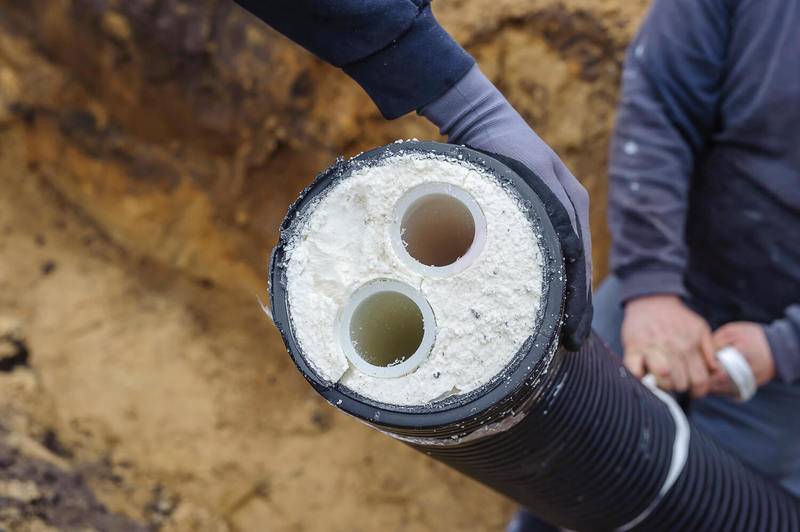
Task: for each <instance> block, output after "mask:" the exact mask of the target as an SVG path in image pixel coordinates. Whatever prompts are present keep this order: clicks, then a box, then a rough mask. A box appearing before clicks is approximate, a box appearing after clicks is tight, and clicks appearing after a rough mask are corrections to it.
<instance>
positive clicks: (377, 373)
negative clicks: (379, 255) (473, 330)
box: [339, 279, 436, 378]
mask: <svg viewBox="0 0 800 532" xmlns="http://www.w3.org/2000/svg"><path fill="white" fill-rule="evenodd" d="M342 314H343V316H342V320H341V323H340V326H339V338H340V343H341V346H342V350H343V351H344V353H345V356H347V358H348V360H349V361H350V362H351V363H352V364H353V365H354V366H356V367H357V368H358V369H360V370H361V371H362V372H364V373H366V374H367V375H371V376H373V377H380V378H396V377H402V376H403V375H406V374H408V373H411V372H412V371H414V370H415V369H416V368H417V367H418V366H419V365H420V364H421V363H422V362H423V361H424V360H425V359H426V358H427V357H428V355H429V354H430V351H431V348H432V346H433V342H434V339H435V337H436V320H435V319H434V315H433V310H432V309H431V306H430V304H428V301H427V300H426V299H425V296H423V295H422V294H421V293H420V292H419V291H418V290H416V289H414V288H413V287H411V286H409V285H407V284H405V283H401V282H399V281H393V280H387V279H380V280H377V281H373V282H371V283H368V284H366V285H364V286H362V287H361V288H359V289H358V290H356V292H355V293H354V294H353V295H352V297H351V298H350V300H349V301H348V303H347V305H346V306H345V308H344V310H343V313H342Z"/></svg>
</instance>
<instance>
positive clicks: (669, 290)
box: [608, 0, 731, 301]
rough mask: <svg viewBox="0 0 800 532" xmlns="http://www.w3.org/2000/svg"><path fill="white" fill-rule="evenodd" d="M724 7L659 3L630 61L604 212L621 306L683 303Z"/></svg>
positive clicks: (678, 0) (723, 35) (695, 1)
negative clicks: (640, 301) (696, 177)
mask: <svg viewBox="0 0 800 532" xmlns="http://www.w3.org/2000/svg"><path fill="white" fill-rule="evenodd" d="M729 2H730V0H655V2H654V4H653V6H652V8H651V10H650V12H649V13H648V16H647V18H646V20H645V22H644V24H643V25H642V27H641V29H640V30H639V33H638V35H637V36H636V38H635V39H634V41H633V42H632V44H631V45H630V47H629V49H628V52H627V54H626V59H625V64H624V69H623V74H622V78H623V82H622V93H621V101H620V104H619V109H618V114H617V123H616V127H615V131H614V135H613V138H612V144H611V164H610V171H609V173H610V189H609V208H608V223H609V228H610V230H611V235H612V248H611V268H612V270H613V271H614V273H615V274H616V275H617V277H618V278H619V279H620V282H621V287H622V296H623V301H627V300H630V299H632V298H635V297H640V296H645V295H653V294H678V295H682V296H683V295H685V288H684V285H683V272H684V268H685V266H686V260H687V251H686V243H685V239H684V228H685V222H686V212H687V208H688V194H689V187H690V180H691V177H692V173H693V168H694V164H695V160H696V158H697V157H698V155H699V154H701V153H702V151H703V150H704V148H705V145H706V142H707V139H708V137H709V135H710V134H711V132H712V130H713V127H714V122H715V118H716V115H717V107H718V100H719V87H720V84H721V80H722V77H723V75H724V72H723V70H724V58H725V52H726V46H727V41H728V34H729V25H730V13H729V10H730V9H731V8H730V6H729Z"/></svg>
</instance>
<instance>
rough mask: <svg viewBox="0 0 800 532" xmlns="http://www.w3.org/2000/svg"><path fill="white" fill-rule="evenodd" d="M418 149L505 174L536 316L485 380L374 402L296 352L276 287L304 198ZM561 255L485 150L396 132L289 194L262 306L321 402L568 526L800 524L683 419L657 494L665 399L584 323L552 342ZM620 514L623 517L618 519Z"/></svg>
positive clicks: (536, 206) (670, 429) (769, 487)
mask: <svg viewBox="0 0 800 532" xmlns="http://www.w3.org/2000/svg"><path fill="white" fill-rule="evenodd" d="M408 153H419V154H422V155H425V156H433V157H445V158H451V159H454V160H457V161H460V162H466V163H469V164H472V165H475V166H476V167H478V168H479V169H482V170H483V171H485V172H488V173H490V174H491V175H493V176H495V177H496V178H497V179H498V180H499V181H500V182H502V183H504V184H507V185H509V186H511V187H512V188H513V189H514V190H515V191H516V193H517V194H518V195H519V196H520V198H522V200H523V202H524V204H525V205H526V207H527V208H528V214H529V216H530V219H531V220H532V221H533V223H534V224H535V226H536V227H537V230H538V231H539V232H540V234H541V239H540V240H541V246H542V255H543V257H545V259H546V263H547V264H546V282H545V297H544V298H543V301H544V302H545V305H543V309H542V311H541V313H540V316H539V323H538V327H537V329H536V330H535V331H534V332H533V333H532V336H531V338H529V339H528V341H527V342H526V343H525V344H524V345H523V348H522V349H520V351H519V352H518V353H517V355H516V357H515V358H514V359H513V360H512V361H511V362H510V363H509V365H508V366H507V367H506V369H505V370H504V371H503V372H501V373H500V375H498V377H497V378H495V379H493V380H492V381H491V382H489V383H487V384H486V385H484V386H482V387H480V388H478V389H477V390H474V391H472V392H470V393H468V394H464V395H462V396H456V397H450V398H447V399H444V400H442V401H438V402H435V403H433V404H431V405H426V406H419V407H417V406H415V407H402V406H394V405H385V404H381V403H377V402H375V401H372V400H370V399H368V398H365V397H362V396H359V395H358V394H356V393H355V392H353V391H352V390H349V389H347V388H346V387H345V386H343V385H341V384H338V383H334V384H332V383H328V382H325V381H324V380H323V379H321V378H320V377H319V376H318V375H317V374H316V373H315V372H314V370H313V368H312V367H310V365H309V364H308V363H307V362H306V361H305V358H304V356H303V353H302V350H301V349H300V347H299V345H298V343H297V340H296V338H295V336H294V332H293V330H292V324H291V320H290V316H289V310H288V303H287V299H286V296H287V294H286V281H285V268H286V246H287V244H288V243H289V241H290V239H291V237H292V234H293V231H294V230H295V227H296V224H299V222H300V221H301V220H302V219H303V216H304V214H305V212H306V210H307V209H308V208H309V207H310V206H313V204H314V201H315V199H316V198H318V197H320V195H321V194H323V193H324V192H325V191H326V190H327V189H328V188H329V187H331V186H333V185H334V184H335V183H336V182H337V181H338V180H340V179H343V178H346V177H347V176H349V175H350V174H351V173H352V172H353V171H354V170H355V169H357V168H360V167H362V166H363V165H372V164H376V163H378V162H380V161H381V160H383V159H385V158H389V157H394V156H397V155H404V154H408ZM564 286H565V285H564V282H563V260H562V258H561V253H560V248H559V246H558V240H557V238H556V235H555V231H554V230H553V227H552V225H551V224H550V221H549V220H548V218H547V215H546V211H545V209H544V206H543V205H542V203H541V201H540V200H539V198H538V197H537V196H536V195H535V194H534V193H533V191H532V189H531V188H530V187H529V186H528V185H527V184H526V183H525V181H524V180H523V179H522V178H521V177H520V176H518V175H517V174H516V173H514V172H513V171H511V170H510V169H509V168H508V167H506V166H505V165H503V164H502V163H500V162H499V161H497V160H495V159H493V158H491V157H488V156H487V155H485V154H482V153H480V152H476V151H474V150H470V149H469V148H465V147H463V146H454V145H449V144H440V143H435V142H417V141H407V142H398V143H394V144H390V145H388V146H384V147H381V148H377V149H375V150H372V151H369V152H366V153H364V154H361V155H359V156H357V157H354V158H353V159H350V160H343V159H340V160H338V161H337V162H336V163H335V164H334V165H333V166H331V167H330V168H328V169H327V170H326V171H325V172H323V173H322V174H320V175H319V176H318V177H317V178H316V180H315V181H314V182H313V183H312V184H311V185H310V186H309V187H308V188H306V190H305V191H303V193H302V194H301V196H300V198H299V199H298V200H297V201H296V202H295V203H294V204H293V205H292V207H291V208H290V210H289V214H288V215H287V216H286V219H285V220H284V223H283V225H282V226H281V234H280V239H279V242H278V245H277V246H276V248H275V250H274V251H273V255H272V258H271V261H270V267H269V291H270V301H271V305H272V312H273V319H274V321H275V323H276V325H277V326H278V328H279V330H280V332H281V335H282V337H283V340H284V342H285V343H286V346H287V349H288V350H289V353H290V355H291V357H292V359H293V361H294V363H295V364H296V365H297V367H298V369H299V370H300V372H301V373H302V374H303V376H304V377H305V378H306V380H308V381H309V383H310V384H311V385H312V386H313V387H314V388H315V389H316V390H317V391H318V392H319V393H320V394H321V395H322V396H323V397H324V398H325V399H326V400H328V401H329V402H330V403H331V404H332V405H334V406H335V407H336V408H340V409H342V410H344V411H345V412H347V413H349V414H351V415H353V416H355V417H357V418H359V419H361V420H363V421H365V422H367V423H368V424H370V425H372V426H373V427H375V428H377V429H379V430H381V431H383V432H385V433H387V434H388V435H390V436H393V437H395V438H398V439H400V440H401V441H403V442H405V443H407V444H408V445H410V446H412V447H414V448H415V449H417V450H419V451H421V452H423V453H425V454H427V455H428V456H431V457H432V458H435V459H436V460H439V461H441V462H443V463H446V464H448V465H449V466H451V467H453V468H454V469H456V470H459V471H461V472H462V473H464V474H466V475H468V476H470V477H472V478H474V479H476V480H478V481H479V482H482V483H483V484H485V485H487V486H489V487H492V488H494V489H495V490H496V491H498V492H500V493H503V494H505V495H507V496H508V497H510V498H511V499H513V500H515V501H516V502H518V503H520V504H521V505H524V506H527V507H528V508H530V509H531V510H532V511H534V512H535V513H536V514H538V515H540V516H541V517H542V518H544V519H546V520H548V521H550V522H552V523H554V524H557V525H559V526H562V527H566V528H568V529H571V530H615V529H619V528H620V527H625V528H626V529H630V530H648V531H649V530H654V531H661V530H663V531H673V530H701V531H709V532H711V531H718V530H742V531H746V530H769V531H776V532H783V531H787V532H788V531H796V530H800V502H799V501H798V499H797V498H794V497H793V496H792V495H790V494H789V493H788V492H786V491H785V490H783V489H782V488H781V487H780V486H778V485H777V484H775V483H774V482H772V481H770V480H768V479H766V478H764V477H762V476H760V475H759V474H757V473H755V472H754V471H753V470H751V469H750V468H748V467H747V466H745V465H744V464H742V462H741V461H740V460H738V459H737V458H735V457H733V456H732V455H730V454H729V453H727V452H726V451H724V450H723V449H721V448H720V447H719V446H718V445H717V444H716V443H715V442H714V441H713V440H712V439H711V438H709V437H708V436H707V435H705V434H704V433H703V432H702V431H700V430H699V429H697V428H695V427H691V429H690V436H689V452H688V457H687V460H686V463H685V465H683V468H682V470H681V473H680V475H679V476H678V477H677V480H676V481H675V483H674V484H673V485H672V487H671V488H670V489H669V491H667V492H666V493H665V494H663V495H662V494H660V491H661V490H662V486H663V485H664V483H665V480H666V479H667V476H668V473H669V470H670V466H671V463H672V460H673V446H674V445H675V440H676V423H675V419H674V418H673V414H672V413H671V412H670V409H669V408H668V406H667V404H666V403H665V402H663V401H662V400H661V399H659V398H658V397H656V396H655V395H654V394H653V393H651V392H650V391H649V390H648V389H647V388H646V387H645V386H644V385H643V384H642V383H641V382H639V380H638V379H636V378H634V377H633V376H632V375H631V374H630V373H628V372H627V370H626V369H625V368H624V367H623V366H622V363H621V359H620V357H618V356H617V355H615V354H613V353H611V352H610V350H609V349H608V347H607V346H606V345H605V344H604V343H603V342H602V341H601V340H600V339H599V338H598V337H597V336H596V335H595V334H592V335H591V336H590V337H589V339H588V340H587V341H586V342H585V343H584V345H583V346H582V347H581V349H580V350H579V351H577V352H567V351H565V350H563V349H562V348H559V346H558V333H559V325H560V321H561V313H562V308H563V297H564ZM626 525H627V526H626Z"/></svg>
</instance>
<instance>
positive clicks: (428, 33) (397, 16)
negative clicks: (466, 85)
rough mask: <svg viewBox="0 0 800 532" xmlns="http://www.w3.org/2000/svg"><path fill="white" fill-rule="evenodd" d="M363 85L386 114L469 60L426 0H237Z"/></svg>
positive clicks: (405, 106)
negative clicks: (434, 14) (441, 24)
mask: <svg viewBox="0 0 800 532" xmlns="http://www.w3.org/2000/svg"><path fill="white" fill-rule="evenodd" d="M236 1H237V3H239V4H240V5H242V7H244V8H245V9H247V10H248V11H250V12H252V13H253V14H255V15H256V16H257V17H259V18H260V19H261V20H263V21H264V22H266V23H267V24H269V25H270V26H272V27H273V28H274V29H275V30H277V31H278V32H280V33H282V34H283V35H285V36H286V37H288V38H289V39H291V40H293V41H294V42H296V43H298V44H299V45H301V46H302V47H304V48H305V49H306V50H308V51H310V52H311V53H313V54H315V55H317V56H318V57H320V58H321V59H323V60H324V61H326V62H328V63H330V64H332V65H334V66H337V67H340V68H342V70H344V71H345V72H346V73H347V74H348V75H349V76H350V77H352V78H353V79H354V80H355V81H357V82H358V83H359V85H361V87H362V88H363V89H364V90H365V91H366V92H367V94H369V96H370V97H371V98H372V100H373V101H374V102H375V104H376V105H377V106H378V108H379V109H380V111H381V113H383V115H384V116H385V117H386V118H389V119H391V118H397V117H398V116H401V115H404V114H406V113H408V112H409V111H412V110H415V109H419V108H421V107H423V106H424V105H426V104H428V103H430V102H432V101H433V100H435V99H436V98H438V97H439V96H441V95H442V94H443V93H445V92H446V91H447V90H448V89H449V88H450V87H452V86H453V84H455V83H456V81H458V80H459V79H461V78H462V77H463V76H464V75H465V74H466V73H467V71H468V70H469V69H470V67H471V66H472V65H473V64H474V60H473V59H472V57H470V55H469V54H467V53H466V52H465V51H464V49H463V48H461V46H459V45H458V43H456V42H455V41H454V40H453V39H452V37H450V35H449V34H448V33H447V32H446V31H445V30H444V29H443V28H442V27H441V26H440V25H439V23H438V22H437V21H436V19H435V18H434V17H433V13H432V12H431V7H430V0H371V1H369V2H365V1H363V0H302V1H300V0H278V1H267V0H236Z"/></svg>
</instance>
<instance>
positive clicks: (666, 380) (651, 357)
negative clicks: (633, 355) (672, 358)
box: [644, 348, 674, 390]
mask: <svg viewBox="0 0 800 532" xmlns="http://www.w3.org/2000/svg"><path fill="white" fill-rule="evenodd" d="M644 364H645V367H646V369H647V371H649V372H650V373H652V374H653V376H655V378H656V383H657V384H658V387H659V388H661V389H662V390H671V389H673V387H674V383H673V375H672V371H671V368H670V363H669V360H668V359H667V357H666V356H665V355H664V352H663V351H662V350H661V349H658V348H650V349H647V350H646V351H644Z"/></svg>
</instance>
